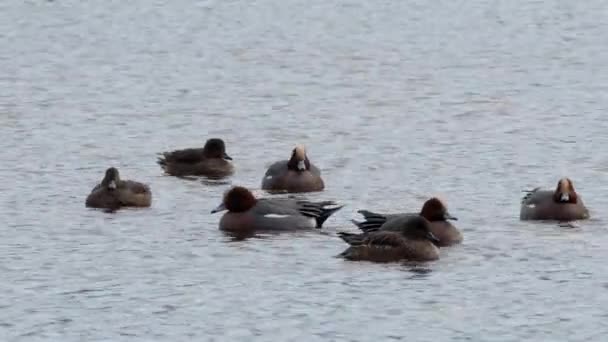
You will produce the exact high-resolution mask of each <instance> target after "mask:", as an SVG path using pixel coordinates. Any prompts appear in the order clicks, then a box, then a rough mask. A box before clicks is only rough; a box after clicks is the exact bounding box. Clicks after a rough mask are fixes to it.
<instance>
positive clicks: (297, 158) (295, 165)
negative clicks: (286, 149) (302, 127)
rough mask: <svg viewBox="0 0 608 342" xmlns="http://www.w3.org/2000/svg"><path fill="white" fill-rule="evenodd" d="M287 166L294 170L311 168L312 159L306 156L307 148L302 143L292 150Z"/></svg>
mask: <svg viewBox="0 0 608 342" xmlns="http://www.w3.org/2000/svg"><path fill="white" fill-rule="evenodd" d="M287 168H288V169H290V170H293V171H300V172H301V171H306V170H308V169H310V161H309V160H308V156H306V149H305V148H304V146H302V145H298V146H296V147H295V148H294V149H293V151H292V152H291V158H289V161H288V162H287Z"/></svg>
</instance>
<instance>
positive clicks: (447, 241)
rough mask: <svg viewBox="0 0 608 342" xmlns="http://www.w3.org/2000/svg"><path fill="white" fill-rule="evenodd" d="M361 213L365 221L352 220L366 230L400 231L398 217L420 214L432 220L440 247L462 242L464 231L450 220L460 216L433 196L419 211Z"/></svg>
mask: <svg viewBox="0 0 608 342" xmlns="http://www.w3.org/2000/svg"><path fill="white" fill-rule="evenodd" d="M358 213H359V214H361V215H363V217H364V221H363V222H358V221H355V220H352V222H353V223H354V224H355V225H356V226H357V227H359V229H361V230H362V231H364V232H371V231H377V230H390V231H399V230H400V229H401V226H400V224H399V221H396V220H395V219H396V218H399V217H403V216H415V215H420V216H422V217H424V218H425V219H427V220H428V221H429V222H430V229H431V232H432V233H433V235H434V236H435V237H437V239H439V243H438V245H439V246H440V247H447V246H452V245H456V244H459V243H461V242H462V240H463V236H462V233H461V232H460V231H459V230H458V228H456V227H455V226H454V225H453V224H452V223H451V222H450V221H457V220H458V218H457V217H455V216H452V215H451V214H450V213H449V211H448V209H447V206H446V205H445V203H444V202H443V201H442V200H441V199H439V198H437V197H431V198H430V199H428V200H427V201H425V202H424V204H423V206H422V209H421V210H420V212H419V213H402V214H380V213H375V212H371V211H369V210H359V211H358Z"/></svg>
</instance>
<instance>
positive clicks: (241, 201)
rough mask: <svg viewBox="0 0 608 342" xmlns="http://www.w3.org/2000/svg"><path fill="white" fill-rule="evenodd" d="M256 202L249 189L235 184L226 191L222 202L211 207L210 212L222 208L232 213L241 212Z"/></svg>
mask: <svg viewBox="0 0 608 342" xmlns="http://www.w3.org/2000/svg"><path fill="white" fill-rule="evenodd" d="M256 202H257V200H256V198H255V196H254V195H253V193H251V191H249V189H247V188H244V187H242V186H235V187H233V188H232V189H230V190H228V191H226V193H225V194H224V198H223V200H222V203H221V204H220V205H219V206H218V207H217V208H215V209H213V210H212V211H211V213H212V214H214V213H217V212H220V211H224V210H228V211H229V212H233V213H242V212H245V211H247V210H249V209H251V208H253V207H254V206H255V204H256Z"/></svg>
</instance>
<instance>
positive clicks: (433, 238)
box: [426, 232, 439, 245]
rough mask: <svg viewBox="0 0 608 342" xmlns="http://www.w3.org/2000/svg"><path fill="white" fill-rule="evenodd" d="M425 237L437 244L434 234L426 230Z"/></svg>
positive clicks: (437, 240)
mask: <svg viewBox="0 0 608 342" xmlns="http://www.w3.org/2000/svg"><path fill="white" fill-rule="evenodd" d="M426 238H427V239H429V240H430V241H431V242H432V243H433V244H435V245H439V239H438V238H437V237H436V236H435V234H433V233H431V232H428V233H427V234H426Z"/></svg>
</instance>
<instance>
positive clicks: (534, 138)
mask: <svg viewBox="0 0 608 342" xmlns="http://www.w3.org/2000/svg"><path fill="white" fill-rule="evenodd" d="M607 11H608V3H607V2H606V1H601V0H591V1H585V2H571V1H532V0H529V1H524V0H519V1H501V2H495V1H487V0H474V1H466V2H464V1H434V2H428V1H420V0H419V1H408V2H405V1H382V2H372V1H361V0H350V1H347V0H340V1H332V2H327V1H319V0H309V1H301V0H284V1H270V0H257V1H187V0H181V1H161V0H157V1H143V0H139V1H129V2H128V3H127V2H123V1H103V2H90V1H89V2H80V1H68V0H56V1H42V0H40V1H38V0H36V1H34V0H29V1H20V0H8V1H3V2H2V3H1V4H0V42H1V45H2V48H1V49H0V64H1V65H2V68H1V71H0V127H1V131H0V133H1V134H2V137H3V139H2V140H0V150H1V151H2V152H1V159H2V161H3V162H2V165H3V166H2V167H1V168H0V190H1V191H0V193H1V194H2V195H0V201H1V202H2V206H1V207H0V218H1V219H2V221H3V222H4V224H3V225H1V226H0V239H1V241H2V248H1V249H0V265H1V267H2V271H1V273H2V275H3V276H2V280H1V281H0V308H1V310H0V338H1V339H2V340H4V341H37V340H61V341H82V340H87V341H101V340H105V341H121V340H140V341H153V340H158V341H161V340H162V341H185V340H197V341H203V340H208V341H214V340H215V341H220V340H222V341H224V340H242V341H250V340H268V341H270V340H273V341H277V340H278V341H295V340H298V341H311V340H312V341H316V340H318V341H330V340H333V341H370V340H373V339H376V340H382V341H386V340H391V339H395V340H399V339H403V340H406V339H407V340H415V341H448V340H471V341H521V340H551V341H558V340H562V341H566V340H568V341H591V340H595V341H601V340H603V337H604V336H605V335H606V333H608V324H606V318H608V314H607V313H606V310H605V307H606V305H608V271H607V269H606V259H607V258H608V250H607V249H606V248H605V246H606V245H607V243H608V233H607V230H606V228H605V224H604V222H605V218H604V217H603V211H604V210H605V209H606V208H607V207H608V197H607V196H606V194H605V191H604V184H606V182H607V181H608V157H607V156H606V153H605V146H606V145H607V143H608V135H607V134H606V132H607V130H608V120H606V112H607V109H608V91H607V90H608V73H606V72H605V66H606V65H607V64H608V48H607V46H608V35H606V34H605V33H606V32H607V31H608V23H607V22H606V20H605V17H606V13H607ZM212 136H217V137H222V138H224V139H225V140H226V143H227V145H228V153H229V154H230V155H231V156H233V157H234V159H235V163H236V166H237V173H236V174H235V175H234V177H232V178H231V179H230V180H229V183H230V184H240V185H245V186H248V187H251V188H258V189H259V184H260V181H261V177H262V175H263V172H264V170H265V167H266V166H267V165H269V163H270V162H272V161H275V160H278V159H283V158H287V157H288V155H289V153H290V150H291V149H292V148H293V145H294V144H296V143H304V144H306V145H307V146H308V151H309V156H310V158H311V160H312V161H313V162H314V163H316V164H317V165H319V166H320V167H321V168H322V169H323V173H324V178H325V182H326V184H327V189H326V191H324V192H322V193H319V194H313V195H310V196H309V197H310V198H312V199H333V200H338V201H340V202H341V203H344V204H346V207H345V208H344V209H342V210H341V211H340V212H338V213H337V214H336V215H335V216H333V217H332V218H330V219H329V220H328V221H327V223H326V227H325V229H324V230H323V231H322V232H305V233H299V234H291V235H289V234H287V235H286V234H283V235H279V236H265V237H261V238H257V239H250V240H245V241H236V242H235V241H231V240H230V239H229V238H228V237H226V236H224V235H223V234H221V233H220V232H219V231H218V230H217V223H218V220H219V217H220V216H219V215H210V214H209V211H210V210H211V209H212V208H214V207H215V206H216V205H217V204H219V201H220V199H221V194H222V193H223V191H225V190H226V189H227V188H228V187H229V186H230V184H203V183H202V182H200V181H185V180H180V179H177V178H172V177H166V176H163V175H162V173H161V170H160V168H159V167H158V166H157V165H156V164H155V153H157V152H160V151H164V150H168V149H176V148H183V147H190V146H200V145H202V144H203V142H204V141H205V140H206V139H207V138H208V137H212ZM112 165H113V166H116V167H118V168H119V169H120V170H121V174H122V176H123V177H124V178H129V179H136V180H139V181H143V182H146V183H148V184H150V185H151V187H152V190H153V194H154V200H153V205H152V207H151V208H149V209H143V210H123V211H120V212H119V213H117V214H106V213H103V212H99V211H94V210H87V209H85V208H84V199H85V197H86V195H87V194H88V192H89V191H90V189H91V188H92V187H93V186H94V185H95V183H96V182H98V181H99V180H100V179H101V178H102V177H103V172H104V170H105V169H106V168H107V167H109V166H112ZM563 176H569V177H571V178H572V179H573V181H574V184H575V186H576V187H577V189H578V190H579V192H580V193H581V194H582V195H583V197H584V199H585V201H586V203H587V205H588V206H589V208H590V210H591V213H592V215H593V217H594V219H593V220H590V221H586V222H579V223H577V228H564V227H559V226H558V225H555V224H549V223H547V224H543V223H524V222H520V221H519V220H518V214H519V199H520V197H521V196H522V193H521V190H522V189H527V188H530V187H533V186H538V185H542V186H547V187H553V186H554V185H555V184H556V182H557V180H558V179H559V178H560V177H563ZM257 192H258V193H259V192H260V191H257ZM434 194H438V195H441V196H443V198H444V199H445V200H446V202H447V203H448V207H449V209H450V211H451V212H452V214H454V215H455V216H458V217H459V219H460V220H459V221H458V225H459V227H460V228H461V229H462V230H463V232H464V235H465V242H464V244H463V245H461V246H458V247H454V248H450V249H444V250H442V254H441V260H439V261H437V262H433V263H429V264H426V265H407V264H390V265H375V264H370V263H352V262H345V261H343V260H340V259H337V258H334V256H335V255H336V254H338V253H339V252H341V251H342V250H343V249H344V248H345V244H344V243H343V242H342V241H341V240H340V239H338V238H337V237H336V236H335V232H336V230H350V229H353V227H352V225H351V224H350V223H349V219H351V218H355V217H357V216H356V210H357V209H361V208H367V209H372V210H378V211H384V212H394V211H405V210H407V211H413V210H417V209H419V208H420V206H421V205H422V202H423V201H424V199H426V198H428V197H429V196H431V195H434Z"/></svg>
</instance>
